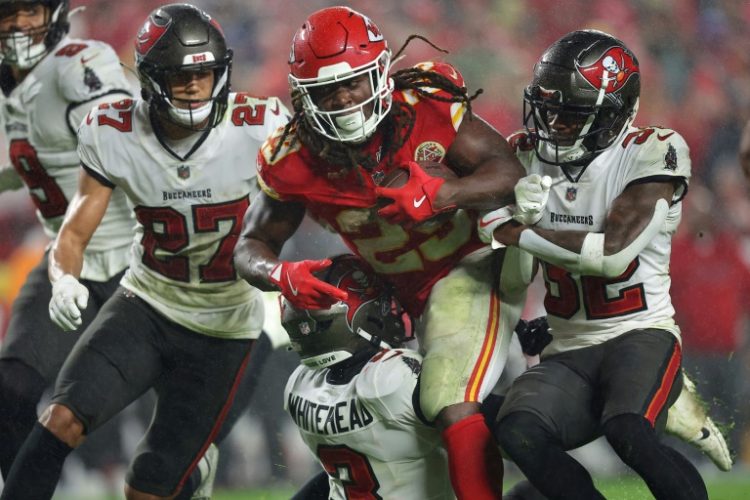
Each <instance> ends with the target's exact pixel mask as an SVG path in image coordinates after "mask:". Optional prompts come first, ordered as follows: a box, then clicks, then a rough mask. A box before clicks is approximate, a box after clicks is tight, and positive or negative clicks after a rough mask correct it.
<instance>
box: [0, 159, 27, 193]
mask: <svg viewBox="0 0 750 500" xmlns="http://www.w3.org/2000/svg"><path fill="white" fill-rule="evenodd" d="M22 187H23V181H22V180H21V177H19V175H18V173H16V170H15V169H14V168H13V166H12V165H3V166H2V167H0V192H3V191H15V190H16V189H21V188H22Z"/></svg>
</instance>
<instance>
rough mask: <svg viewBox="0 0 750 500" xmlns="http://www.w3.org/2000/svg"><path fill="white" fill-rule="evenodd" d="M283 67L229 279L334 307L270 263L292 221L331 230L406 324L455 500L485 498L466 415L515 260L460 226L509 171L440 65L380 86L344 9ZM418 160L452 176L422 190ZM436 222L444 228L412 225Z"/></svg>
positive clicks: (372, 43) (359, 23)
mask: <svg viewBox="0 0 750 500" xmlns="http://www.w3.org/2000/svg"><path fill="white" fill-rule="evenodd" d="M397 56H398V54H397V55H396V57H394V59H396V58H397ZM289 65H290V68H291V73H290V76H289V80H290V83H291V87H292V103H293V106H294V111H295V115H294V117H293V119H292V121H291V122H290V124H289V125H288V126H286V127H284V128H282V129H279V130H278V131H277V133H276V134H274V135H273V136H271V137H270V138H269V139H268V140H267V141H266V143H265V144H264V145H263V147H262V149H261V152H260V154H259V155H258V162H259V167H258V168H259V176H258V179H259V181H260V183H261V187H262V190H263V193H262V194H261V196H259V198H258V199H257V200H254V201H253V204H252V205H251V208H250V209H249V211H248V213H247V214H246V216H245V222H244V228H243V233H242V237H241V240H240V242H239V243H238V246H237V248H236V250H235V266H236V268H237V269H238V272H239V273H240V275H241V276H243V277H244V278H245V279H247V280H248V281H249V282H250V283H251V284H253V285H255V286H258V287H261V288H265V289H278V290H281V292H282V294H283V295H284V297H285V298H286V299H287V300H288V301H289V302H290V303H291V304H293V305H294V306H295V307H298V308H301V309H315V308H317V309H322V308H327V307H329V306H330V305H331V304H333V303H335V302H337V301H339V300H343V299H345V292H343V291H342V290H339V289H337V288H335V287H333V286H332V285H330V284H328V283H325V282H323V281H321V280H319V279H317V278H316V277H315V276H314V275H313V273H314V272H315V271H318V270H320V269H323V268H325V267H327V266H328V265H329V264H330V261H329V260H320V261H311V260H305V261H301V262H288V261H281V260H279V258H278V255H279V252H280V250H281V248H282V246H283V245H284V242H285V241H286V240H287V239H288V238H289V237H291V236H292V234H293V233H294V232H295V231H296V229H297V228H298V226H299V224H300V222H301V221H302V217H303V215H304V214H305V212H306V211H307V212H308V213H309V214H310V215H311V216H312V217H314V218H315V219H317V220H318V221H320V222H321V223H323V224H324V225H325V226H327V227H330V228H332V229H333V230H335V231H336V232H338V233H339V234H340V235H341V237H342V238H343V240H344V241H345V243H346V244H347V245H348V246H349V248H351V250H352V251H353V252H355V253H356V254H358V255H359V256H361V257H362V258H364V259H365V260H366V261H367V262H368V263H369V264H370V265H371V266H372V267H373V268H374V269H375V271H376V272H377V273H379V274H380V275H381V276H383V277H384V278H385V279H386V280H387V281H388V282H390V284H391V285H393V286H394V288H395V290H396V294H397V295H398V299H399V301H400V302H401V304H402V305H403V306H404V307H405V308H406V309H407V310H408V312H410V313H411V314H412V315H413V316H414V317H416V318H418V319H417V321H416V330H417V335H418V337H419V338H420V343H421V347H422V349H423V350H424V353H425V361H424V369H423V372H422V381H421V386H420V403H421V404H420V406H421V408H422V410H423V411H424V413H425V416H426V417H427V419H429V420H431V421H436V423H437V425H438V427H439V428H440V429H441V430H442V432H443V438H444V441H445V444H446V449H447V450H448V454H449V463H450V474H451V481H452V484H453V487H454V489H455V491H456V494H457V495H458V497H459V498H472V499H478V498H497V497H499V496H500V490H501V484H502V461H501V459H500V457H499V454H498V453H497V447H496V445H495V443H494V441H493V438H492V436H491V435H490V433H489V431H488V429H487V427H486V425H485V423H484V421H483V419H482V417H481V415H480V414H479V406H480V403H481V401H482V400H483V398H484V397H485V396H486V395H487V393H488V392H489V390H490V389H491V388H492V387H493V385H494V384H495V382H496V381H497V379H498V377H499V375H500V373H501V372H502V369H503V366H504V362H505V358H506V354H507V348H508V342H509V339H510V335H511V333H512V331H513V327H514V326H515V324H516V322H517V321H518V319H519V317H520V312H521V304H522V302H523V299H524V294H525V285H526V279H527V278H528V276H527V275H525V274H524V273H522V272H520V270H521V269H522V266H520V265H519V263H520V260H519V259H520V258H521V256H522V255H523V254H521V253H520V252H517V251H516V250H511V251H510V252H507V253H503V252H499V253H493V252H492V251H491V249H490V248H488V247H487V246H485V245H483V244H482V243H481V242H480V241H479V239H478V236H477V234H476V226H475V224H474V221H475V220H476V211H477V210H486V209H490V208H492V207H500V206H503V205H505V204H507V203H508V202H510V201H511V200H512V198H513V187H514V185H515V184H516V182H517V181H518V179H519V178H520V177H521V175H523V169H522V167H521V166H520V164H519V163H518V161H517V160H516V158H515V157H514V155H513V152H512V150H511V148H510V147H509V146H508V144H507V142H506V141H505V139H504V138H503V137H502V136H501V135H500V134H499V133H498V132H497V131H495V130H494V129H493V128H492V127H491V126H489V125H488V124H487V123H486V122H484V121H483V120H482V119H480V118H479V117H477V116H475V115H473V113H472V111H471V101H472V99H473V96H469V95H468V93H467V90H466V87H465V83H464V80H463V78H462V77H461V75H460V74H459V72H458V71H457V70H456V69H455V68H454V67H453V66H451V65H449V64H446V63H439V62H427V63H422V64H419V65H417V66H415V67H412V68H408V69H404V70H401V71H397V72H395V73H393V74H391V73H390V69H391V66H390V65H391V52H390V51H389V50H388V46H387V43H386V41H385V39H384V37H383V35H382V34H381V32H380V30H379V29H378V27H377V26H376V25H375V24H374V23H373V22H372V21H371V20H370V19H368V18H367V17H366V16H364V15H363V14H361V13H359V12H356V11H353V10H351V9H349V8H347V7H331V8H326V9H322V10H320V11H317V12H315V13H313V14H312V15H310V17H309V18H308V19H307V20H306V21H305V22H304V23H303V25H302V27H301V28H300V29H299V30H298V31H297V33H296V35H295V36H294V40H293V42H292V50H291V54H290V60H289ZM426 160H431V161H438V160H439V161H441V162H442V163H444V164H446V165H448V166H449V167H450V168H451V169H452V170H453V171H454V172H455V173H456V174H457V178H456V179H450V180H445V179H441V178H436V177H430V176H429V175H427V174H426V173H425V172H424V170H423V169H422V168H420V166H419V165H418V163H417V162H419V161H426ZM397 168H408V170H409V180H408V181H407V183H406V184H405V185H403V186H402V187H400V188H386V187H382V186H379V182H381V181H382V180H383V179H384V178H385V177H386V176H388V175H389V174H390V173H391V172H392V171H393V170H394V169H397ZM443 212H453V215H452V216H451V217H447V218H446V217H445V214H443V217H441V218H440V219H439V220H434V221H432V222H431V223H430V224H421V223H422V222H424V221H427V220H428V219H431V218H433V217H434V216H435V215H437V214H442V213H443ZM510 260H513V262H512V263H509V261H510ZM504 261H505V262H504ZM503 263H504V264H506V265H505V266H504V270H503V273H502V277H501V275H500V268H501V265H502V264H503ZM524 269H525V268H524Z"/></svg>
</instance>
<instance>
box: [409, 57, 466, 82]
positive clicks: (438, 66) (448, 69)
mask: <svg viewBox="0 0 750 500" xmlns="http://www.w3.org/2000/svg"><path fill="white" fill-rule="evenodd" d="M414 67H415V68H417V69H420V70H422V71H432V72H435V73H438V74H441V75H443V76H446V77H448V79H449V80H450V81H452V82H453V83H455V84H456V85H458V86H459V87H463V86H464V85H466V82H465V81H464V77H463V75H462V74H461V72H460V71H458V70H457V69H456V68H455V67H454V66H453V65H452V64H448V63H446V62H439V61H425V62H421V63H418V64H415V65H414Z"/></svg>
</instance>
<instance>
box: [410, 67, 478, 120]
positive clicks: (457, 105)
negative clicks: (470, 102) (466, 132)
mask: <svg viewBox="0 0 750 500" xmlns="http://www.w3.org/2000/svg"><path fill="white" fill-rule="evenodd" d="M414 67H415V68H416V69H418V70H421V71H431V72H434V73H437V74H439V75H441V76H442V77H443V78H445V79H447V80H448V81H450V82H451V83H453V84H454V85H456V86H457V87H459V88H464V87H466V81H465V80H464V77H463V75H462V74H461V72H460V71H458V69H456V67H455V66H453V65H452V64H449V63H446V62H440V61H427V62H421V63H419V64H416V65H415V66H414ZM422 90H424V91H427V92H429V93H434V94H437V95H439V96H440V97H441V98H444V99H448V98H451V97H453V96H452V95H451V94H449V93H448V92H447V91H445V90H440V89H437V88H432V87H429V85H428V84H427V83H425V84H424V85H423V86H422ZM406 96H407V99H406V100H407V102H409V101H410V100H411V99H415V96H413V95H412V96H411V97H410V96H409V94H408V93H407V94H406ZM419 99H422V98H419ZM426 102H429V103H430V104H431V105H433V106H446V107H448V109H449V111H448V112H449V114H450V117H451V123H452V124H453V129H454V130H456V131H458V127H459V126H460V125H461V123H462V122H463V119H464V116H465V115H466V110H467V108H466V104H465V103H463V102H450V101H445V102H443V101H442V100H432V99H428V100H426ZM411 104H414V103H411Z"/></svg>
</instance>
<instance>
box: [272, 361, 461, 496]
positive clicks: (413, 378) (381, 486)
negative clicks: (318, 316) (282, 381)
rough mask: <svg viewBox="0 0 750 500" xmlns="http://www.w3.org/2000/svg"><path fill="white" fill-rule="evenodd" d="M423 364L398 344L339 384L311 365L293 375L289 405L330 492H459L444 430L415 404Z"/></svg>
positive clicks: (287, 392) (287, 391)
mask: <svg viewBox="0 0 750 500" xmlns="http://www.w3.org/2000/svg"><path fill="white" fill-rule="evenodd" d="M421 363H422V358H421V356H419V355H418V354H417V353H415V352H413V351H408V350H400V349H396V350H388V351H381V352H380V353H379V354H377V355H375V356H374V357H373V358H372V359H371V360H370V361H369V362H368V363H367V364H366V365H365V366H364V368H362V370H361V371H360V372H359V373H358V374H357V375H355V376H354V377H353V378H352V379H351V380H349V381H348V382H343V383H341V384H335V383H332V382H330V381H329V380H328V379H327V378H328V374H329V373H330V370H328V369H312V368H308V367H306V366H299V367H298V368H297V369H296V370H295V371H294V372H293V373H292V375H291V376H290V377H289V381H288V382H287V385H286V389H285V391H284V401H285V404H284V407H285V409H286V410H287V411H288V412H289V414H290V415H291V416H292V419H293V420H294V422H295V423H296V424H297V426H298V427H299V430H300V434H301V435H302V439H303V440H304V441H305V444H307V446H308V447H309V448H310V450H311V451H312V452H313V453H314V454H315V455H316V456H317V458H318V460H319V461H320V463H321V464H322V465H323V467H324V468H325V470H326V472H327V473H328V476H329V484H330V488H331V493H330V498H334V499H346V498H360V497H364V496H366V495H377V498H420V499H421V498H424V499H452V498H454V496H453V490H452V488H451V485H450V479H449V475H448V461H447V456H446V454H445V451H444V450H443V448H442V447H441V439H440V434H439V433H438V431H437V430H436V429H435V428H434V427H430V426H428V425H426V424H425V423H424V422H422V420H420V419H419V417H418V416H417V413H416V411H415V409H414V406H413V399H412V398H413V397H414V389H415V387H416V384H417V380H418V376H419V372H420V370H421ZM373 498H375V497H373Z"/></svg>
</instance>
